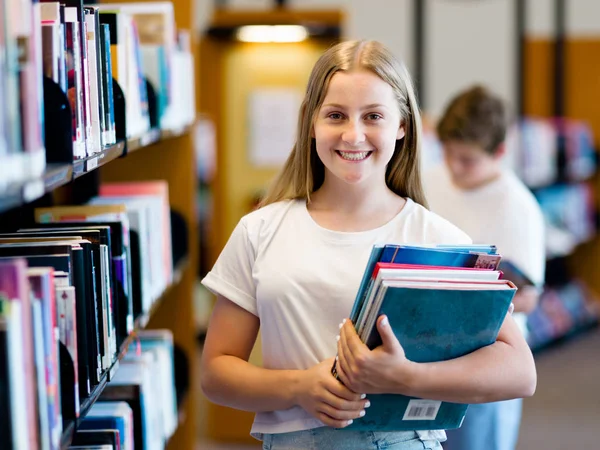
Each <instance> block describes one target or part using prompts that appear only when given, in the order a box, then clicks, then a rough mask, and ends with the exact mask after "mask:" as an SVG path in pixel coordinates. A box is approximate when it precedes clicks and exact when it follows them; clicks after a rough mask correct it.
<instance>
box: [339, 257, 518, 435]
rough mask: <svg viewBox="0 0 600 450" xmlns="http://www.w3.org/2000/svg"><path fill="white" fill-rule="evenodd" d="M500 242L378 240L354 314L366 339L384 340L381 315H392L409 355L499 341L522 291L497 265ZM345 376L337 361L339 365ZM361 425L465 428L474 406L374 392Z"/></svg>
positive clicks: (446, 354) (457, 352) (436, 354)
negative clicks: (419, 243)
mask: <svg viewBox="0 0 600 450" xmlns="http://www.w3.org/2000/svg"><path fill="white" fill-rule="evenodd" d="M499 263H500V255H498V254H496V249H495V248H494V247H481V246H473V247H468V246H454V247H453V246H443V247H416V246H408V245H376V246H374V247H373V249H372V252H371V256H370V258H369V261H368V264H367V267H366V268H365V271H364V274H363V279H362V282H361V285H360V288H359V290H358V293H357V296H356V300H355V303H354V307H353V310H352V312H351V315H350V319H351V321H352V323H353V324H354V326H355V328H356V330H357V333H358V334H359V337H360V338H361V340H362V341H363V342H364V343H365V344H366V345H367V346H368V347H369V348H370V349H374V348H376V347H378V346H379V345H381V338H380V336H379V333H378V331H377V328H376V321H377V319H378V318H379V317H380V316H381V315H386V316H387V317H388V319H389V322H390V325H391V327H392V329H393V330H394V333H395V335H396V337H397V338H398V340H399V341H400V343H401V345H402V346H403V348H404V351H405V353H406V357H407V358H408V359H409V360H411V361H415V362H422V363H426V362H434V361H445V360H448V359H453V358H457V357H460V356H463V355H465V354H468V353H471V352H473V351H475V350H477V349H479V348H481V347H484V346H486V345H490V344H492V343H493V342H495V340H496V337H497V334H498V332H499V330H500V327H501V325H502V323H503V321H504V319H505V317H506V314H507V312H508V310H509V307H510V304H511V302H512V299H513V297H514V294H515V292H516V287H515V286H514V284H513V283H512V282H511V281H509V280H505V279H502V276H503V273H502V272H501V271H499V270H498V265H499ZM332 373H333V374H334V376H336V377H338V373H337V365H334V367H333V368H332ZM369 400H370V401H371V407H370V408H369V414H367V416H365V417H363V418H361V419H357V420H355V421H354V423H353V424H352V425H350V428H352V429H357V430H373V429H376V430H388V431H393V430H396V431H399V430H415V429H417V430H437V429H451V428H458V427H460V425H461V424H462V421H463V419H464V416H465V414H466V412H467V407H468V405H466V404H460V403H451V402H444V401H439V400H436V399H420V398H414V397H408V396H404V395H397V394H382V395H370V396H369Z"/></svg>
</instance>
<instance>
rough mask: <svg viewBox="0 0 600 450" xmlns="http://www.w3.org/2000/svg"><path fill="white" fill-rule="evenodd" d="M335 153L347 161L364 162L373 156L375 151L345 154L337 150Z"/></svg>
mask: <svg viewBox="0 0 600 450" xmlns="http://www.w3.org/2000/svg"><path fill="white" fill-rule="evenodd" d="M335 152H336V153H337V154H338V155H339V156H340V157H341V158H342V159H344V160H346V161H363V160H365V159H367V158H368V157H369V156H371V153H373V150H368V151H366V152H343V151H341V150H336V151H335Z"/></svg>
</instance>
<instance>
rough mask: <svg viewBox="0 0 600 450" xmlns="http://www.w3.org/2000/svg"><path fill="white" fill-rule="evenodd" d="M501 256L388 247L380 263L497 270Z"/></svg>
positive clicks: (403, 246) (435, 249)
mask: <svg viewBox="0 0 600 450" xmlns="http://www.w3.org/2000/svg"><path fill="white" fill-rule="evenodd" d="M500 259H501V257H500V255H489V254H487V253H473V252H464V251H456V250H454V251H449V250H447V249H438V248H427V247H411V246H407V245H386V246H385V247H384V249H383V253H382V254H381V259H380V262H385V263H401V264H424V265H428V266H449V267H476V268H480V269H492V270H496V269H497V268H498V264H499V263H500Z"/></svg>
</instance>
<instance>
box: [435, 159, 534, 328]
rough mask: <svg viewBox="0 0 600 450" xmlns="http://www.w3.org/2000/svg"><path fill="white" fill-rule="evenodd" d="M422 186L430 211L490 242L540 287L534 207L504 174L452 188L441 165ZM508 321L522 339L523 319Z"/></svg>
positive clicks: (479, 241) (476, 239) (480, 240)
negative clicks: (465, 187) (475, 186)
mask: <svg viewBox="0 0 600 450" xmlns="http://www.w3.org/2000/svg"><path fill="white" fill-rule="evenodd" d="M423 185H424V188H425V195H426V197H427V202H428V203H429V207H430V208H431V210H432V211H434V212H436V213H437V214H439V215H440V216H442V217H444V218H445V219H448V220H449V221H450V222H452V223H453V224H454V225H456V226H457V227H459V228H460V229H461V230H463V231H464V232H465V233H467V234H468V235H469V236H470V237H471V239H473V242H474V243H475V244H494V245H496V246H497V247H498V253H499V254H500V255H502V258H503V259H507V260H511V261H512V262H513V264H515V265H516V266H517V267H519V268H520V269H521V270H522V271H523V272H524V273H525V274H526V275H527V276H528V277H529V278H530V279H531V280H532V281H533V282H534V283H536V285H538V286H540V287H541V286H542V285H543V284H544V272H545V267H546V253H545V246H544V218H543V215H542V211H541V209H540V206H539V204H538V202H537V200H536V199H535V197H534V196H533V194H532V193H531V192H530V191H529V189H527V187H526V186H525V185H524V184H523V182H522V181H521V180H519V179H518V178H517V176H516V175H515V174H514V173H513V172H511V171H510V170H507V169H506V170H503V172H502V174H501V175H500V177H498V178H497V179H495V180H494V181H492V182H490V183H488V184H486V185H485V186H482V187H480V188H478V189H473V190H463V189H460V188H458V187H456V186H455V185H454V184H453V182H452V179H451V177H450V173H449V172H448V169H447V167H446V165H445V164H443V163H442V164H440V165H438V166H436V167H435V168H433V169H431V170H429V171H427V172H425V174H424V177H423ZM513 318H514V319H515V321H516V322H517V324H518V325H519V327H520V329H521V331H522V332H523V334H524V335H525V336H526V335H527V318H526V316H525V314H523V313H515V314H514V315H513Z"/></svg>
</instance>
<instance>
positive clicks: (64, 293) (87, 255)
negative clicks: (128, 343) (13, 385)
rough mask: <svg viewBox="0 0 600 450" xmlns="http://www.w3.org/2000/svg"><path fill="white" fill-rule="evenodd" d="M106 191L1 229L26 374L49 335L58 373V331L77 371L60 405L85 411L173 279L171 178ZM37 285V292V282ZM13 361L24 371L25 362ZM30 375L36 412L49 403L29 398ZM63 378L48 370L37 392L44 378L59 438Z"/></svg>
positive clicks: (2, 279) (0, 254)
mask: <svg viewBox="0 0 600 450" xmlns="http://www.w3.org/2000/svg"><path fill="white" fill-rule="evenodd" d="M100 193H101V197H98V198H95V199H93V200H92V202H91V203H92V204H89V205H83V206H70V207H69V206H67V207H53V208H42V209H37V210H36V211H35V218H36V221H37V223H36V224H35V225H33V226H31V227H29V228H24V229H20V230H15V232H13V233H5V234H2V235H0V261H3V260H6V262H5V265H4V266H2V267H1V268H0V283H1V284H0V293H2V292H4V293H5V297H6V298H7V299H8V300H11V302H10V304H9V303H6V302H5V303H6V305H4V306H3V308H2V312H3V316H4V319H5V320H4V322H5V323H6V329H7V330H8V331H7V334H6V339H5V341H6V342H8V340H9V339H10V345H9V346H8V348H10V349H11V350H10V351H11V354H13V353H14V354H16V355H24V358H25V359H24V360H23V362H22V364H21V366H23V367H24V368H25V369H28V370H25V372H24V373H33V372H32V367H34V365H33V361H35V359H32V358H33V357H34V356H36V355H37V354H35V353H33V352H32V351H31V350H32V348H33V347H32V346H31V342H33V339H34V338H35V339H37V340H38V341H39V342H46V343H47V344H46V346H47V347H48V349H46V350H47V353H48V354H47V355H46V359H45V364H46V365H47V371H48V372H49V373H53V374H56V373H58V370H59V360H58V358H57V357H56V354H57V353H58V352H57V351H56V348H55V347H56V345H55V344H56V340H55V339H54V338H55V336H60V338H61V339H59V340H60V342H62V343H63V345H64V346H65V348H66V350H67V351H68V355H69V358H68V359H69V360H70V362H71V363H70V364H67V369H66V371H65V374H63V375H64V376H63V378H64V379H67V380H71V382H70V383H69V382H67V383H66V389H67V390H69V392H67V391H64V392H62V402H61V403H62V411H63V415H64V416H67V417H75V418H76V417H78V415H79V407H80V404H81V403H82V402H83V401H84V400H85V399H87V398H88V397H90V396H91V394H92V392H93V391H94V389H95V388H96V387H97V386H98V385H100V384H102V382H103V380H104V379H105V378H106V377H107V376H109V375H108V374H110V373H111V370H112V369H113V368H114V366H115V363H116V361H117V360H118V354H119V350H120V347H121V344H122V343H123V342H124V340H125V339H126V338H127V336H128V335H129V334H130V333H131V332H132V331H133V329H134V319H135V318H137V317H140V316H142V315H147V314H148V313H149V311H150V309H151V308H152V306H153V304H154V303H155V302H156V301H157V300H158V298H159V297H160V294H161V293H162V292H164V290H165V289H166V288H167V286H168V285H169V284H170V283H171V282H172V279H173V264H172V257H171V255H172V251H171V232H170V211H169V202H168V187H167V184H166V182H162V181H154V182H138V183H123V184H107V185H102V186H101V188H100ZM15 258H16V259H15ZM34 275H35V276H36V277H39V278H41V279H40V281H35V283H37V284H35V285H34V284H33V283H34V282H33V281H31V282H27V279H26V277H27V276H31V277H32V276H34ZM38 284H39V287H38V288H37V289H38V290H39V292H37V291H34V290H33V289H34V287H36V286H37V285H38ZM30 285H31V287H30ZM29 290H32V291H33V292H35V294H36V296H37V298H39V299H40V301H39V303H40V307H41V311H42V313H43V314H42V316H41V317H39V318H37V319H36V315H35V314H36V313H35V310H34V313H30V312H29V310H30V307H29V306H28V304H29V303H28V300H27V298H28V294H27V292H28V291H29ZM12 300H14V301H12ZM32 304H33V305H34V306H35V302H32ZM15 305H17V306H15ZM19 305H20V306H19ZM31 317H33V319H31ZM53 317H56V319H55V320H56V322H52V318H53ZM34 320H41V321H43V322H39V323H38V322H35V321H34ZM17 323H20V324H22V326H20V327H17V325H16V324H17ZM40 324H43V327H42V326H39V325H40ZM10 330H12V332H11V331H10ZM54 330H56V331H54ZM11 333H12V334H11ZM19 333H21V334H22V335H21V336H19ZM38 334H40V336H38ZM19 338H21V339H19ZM53 342H54V343H53ZM50 347H51V348H50ZM40 348H45V347H43V346H41V347H40ZM19 349H20V350H19ZM52 349H54V350H52ZM38 356H39V355H38ZM41 356H42V357H43V354H41ZM17 357H18V356H17ZM6 367H8V368H9V369H8V370H18V369H16V368H17V367H19V364H14V365H13V364H7V366H6ZM40 367H43V366H40ZM62 368H63V369H64V365H63V367H62ZM17 373H19V372H14V374H13V375H12V379H15V376H16V374H17ZM21 373H23V372H21ZM33 379H34V378H33V377H27V379H26V381H25V383H24V385H23V386H22V391H23V392H25V393H26V394H27V396H26V397H24V398H28V399H30V400H29V403H27V405H28V408H25V409H23V411H26V414H33V415H34V416H35V415H36V414H35V411H38V409H39V410H41V408H42V405H40V408H38V409H36V408H35V407H34V402H33V401H32V400H31V399H32V398H34V397H35V392H36V390H35V386H34V384H33V381H32V380H33ZM56 380H57V378H56V377H50V379H49V380H46V384H43V383H42V382H41V381H40V380H39V379H38V383H42V384H39V386H38V391H39V387H40V386H47V391H48V393H49V394H48V399H49V400H48V399H47V400H46V402H48V403H49V404H52V405H53V407H54V409H50V410H49V412H48V414H47V417H48V419H47V421H48V423H50V424H51V425H50V428H51V430H52V431H51V433H50V434H49V436H51V442H52V443H55V442H56V436H57V433H58V435H59V436H60V433H59V432H57V431H56V430H57V428H56V427H57V426H58V425H57V424H60V422H61V421H60V416H57V415H56V413H57V410H56V407H57V405H58V401H57V400H56V398H57V397H56V392H57V387H56V386H57V381H56ZM15 392H17V390H15ZM19 404H20V403H19ZM15 405H16V403H15ZM21 414H23V413H21ZM19 417H20V416H19ZM16 423H17V425H16V429H17V430H21V429H22V427H23V426H25V425H24V424H27V423H29V424H31V423H35V421H31V420H25V421H24V420H23V417H20V418H19V420H17V421H16ZM44 423H45V422H44ZM40 427H41V428H42V426H41V425H40ZM42 429H43V428H42ZM18 435H20V434H18ZM46 435H47V433H42V432H40V434H39V436H46ZM22 444H24V443H23V442H20V443H19V445H22ZM33 444H34V442H30V444H29V445H33ZM15 448H19V449H21V448H36V449H37V448H38V447H36V446H33V447H24V446H17V447H15ZM44 448H46V447H44ZM49 448H55V447H53V446H51V447H49Z"/></svg>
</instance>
